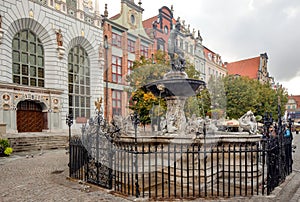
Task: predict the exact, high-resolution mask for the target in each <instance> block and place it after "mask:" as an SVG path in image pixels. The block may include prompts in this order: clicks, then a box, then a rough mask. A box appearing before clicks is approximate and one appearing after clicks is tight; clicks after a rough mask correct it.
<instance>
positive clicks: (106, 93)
mask: <svg viewBox="0 0 300 202" xmlns="http://www.w3.org/2000/svg"><path fill="white" fill-rule="evenodd" d="M103 46H104V49H105V112H106V120H108V56H107V54H108V53H107V52H108V40H107V36H106V35H105V36H104V44H103Z"/></svg>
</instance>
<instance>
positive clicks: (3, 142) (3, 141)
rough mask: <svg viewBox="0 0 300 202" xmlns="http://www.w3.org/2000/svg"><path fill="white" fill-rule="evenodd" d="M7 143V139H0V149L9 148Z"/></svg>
mask: <svg viewBox="0 0 300 202" xmlns="http://www.w3.org/2000/svg"><path fill="white" fill-rule="evenodd" d="M9 146H10V145H9V142H8V139H0V147H3V148H4V149H5V148H6V147H9Z"/></svg>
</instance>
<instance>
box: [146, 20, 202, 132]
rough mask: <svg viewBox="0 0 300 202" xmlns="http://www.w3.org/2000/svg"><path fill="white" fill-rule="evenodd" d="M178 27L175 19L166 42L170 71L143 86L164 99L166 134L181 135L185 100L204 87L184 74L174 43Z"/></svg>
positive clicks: (183, 60)
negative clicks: (159, 78)
mask: <svg viewBox="0 0 300 202" xmlns="http://www.w3.org/2000/svg"><path fill="white" fill-rule="evenodd" d="M180 27H181V25H180V22H179V19H177V21H176V25H175V29H173V30H172V31H171V33H170V37H169V40H168V54H169V56H170V60H171V71H169V72H168V73H166V74H165V75H164V78H163V79H162V80H158V81H154V82H152V83H149V84H146V85H145V86H144V89H145V90H146V91H151V92H152V93H153V94H154V95H155V96H157V97H159V96H160V97H162V98H165V99H166V102H167V113H166V129H167V133H168V134H182V133H183V132H184V131H185V129H186V117H185V113H184V105H185V102H186V99H187V98H188V97H190V96H193V95H195V94H196V91H197V90H198V89H199V87H200V86H203V87H204V86H205V82H204V81H201V80H196V79H189V78H188V76H187V74H186V73H185V64H186V62H185V59H184V53H183V51H182V50H180V49H179V48H178V45H177V43H176V41H177V36H178V34H179V32H180ZM186 36H189V35H186Z"/></svg>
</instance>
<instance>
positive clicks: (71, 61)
mask: <svg viewBox="0 0 300 202" xmlns="http://www.w3.org/2000/svg"><path fill="white" fill-rule="evenodd" d="M68 69H69V76H68V77H69V113H71V114H73V117H74V118H77V117H86V118H89V117H90V108H91V106H90V99H91V98H90V61H89V58H88V54H87V52H86V51H85V50H84V48H82V47H81V46H80V45H78V46H75V47H73V48H72V49H71V50H70V53H69V56H68Z"/></svg>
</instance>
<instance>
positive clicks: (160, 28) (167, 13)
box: [143, 6, 206, 80]
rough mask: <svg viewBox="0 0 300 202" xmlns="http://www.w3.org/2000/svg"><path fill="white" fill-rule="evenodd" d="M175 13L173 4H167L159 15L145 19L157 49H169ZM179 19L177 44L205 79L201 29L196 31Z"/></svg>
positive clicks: (201, 77)
mask: <svg viewBox="0 0 300 202" xmlns="http://www.w3.org/2000/svg"><path fill="white" fill-rule="evenodd" d="M173 13H174V10H173V6H171V9H170V8H168V7H167V6H163V7H161V8H160V9H159V10H158V15H157V16H153V17H151V18H149V19H147V20H145V21H143V25H144V28H145V30H146V32H147V34H148V35H149V36H150V38H152V39H153V40H154V43H155V45H154V48H155V50H162V51H165V52H167V51H168V39H169V35H170V31H171V30H172V29H173V28H174V25H175V24H176V19H175V18H174V15H173ZM177 19H178V20H179V21H180V23H181V30H180V33H179V36H178V38H177V46H178V48H179V49H180V50H181V51H182V52H183V53H184V56H185V58H186V59H187V61H189V62H190V63H191V64H194V65H195V69H196V70H197V71H198V72H199V73H200V78H199V79H201V80H204V79H205V76H206V73H205V57H204V46H203V45H202V37H201V36H200V31H198V32H197V33H196V31H195V29H193V30H191V28H190V25H186V23H185V21H184V20H180V18H177Z"/></svg>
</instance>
